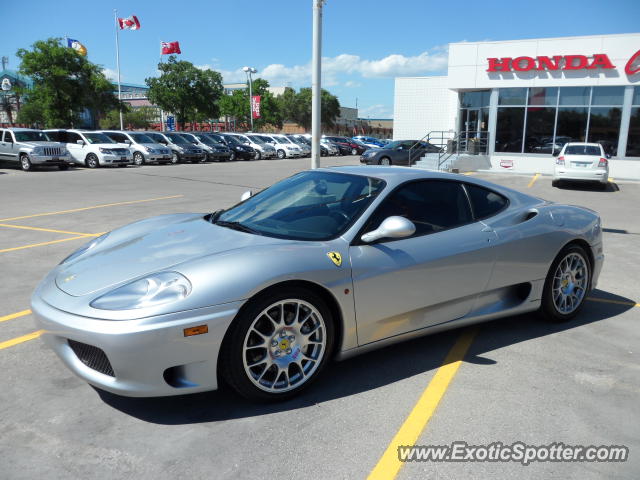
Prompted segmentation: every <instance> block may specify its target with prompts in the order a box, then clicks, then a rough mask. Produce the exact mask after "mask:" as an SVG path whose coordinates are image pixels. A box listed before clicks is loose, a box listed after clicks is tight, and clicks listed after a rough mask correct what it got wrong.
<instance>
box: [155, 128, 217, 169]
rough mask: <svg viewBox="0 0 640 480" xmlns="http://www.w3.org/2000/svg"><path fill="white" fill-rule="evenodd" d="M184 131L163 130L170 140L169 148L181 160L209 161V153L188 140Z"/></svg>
mask: <svg viewBox="0 0 640 480" xmlns="http://www.w3.org/2000/svg"><path fill="white" fill-rule="evenodd" d="M182 133H183V132H162V134H163V135H164V136H165V137H166V138H167V140H169V142H170V143H169V144H168V146H169V148H171V150H173V154H174V156H177V157H178V161H179V162H192V163H202V162H206V161H207V153H206V152H205V151H204V150H202V149H201V148H199V147H197V146H196V145H194V144H193V143H191V142H190V141H188V140H187V139H186V138H185V137H184V136H183V135H182Z"/></svg>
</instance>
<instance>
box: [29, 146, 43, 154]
mask: <svg viewBox="0 0 640 480" xmlns="http://www.w3.org/2000/svg"><path fill="white" fill-rule="evenodd" d="M43 151H44V149H43V148H42V147H33V150H31V153H32V154H34V155H42V152H43Z"/></svg>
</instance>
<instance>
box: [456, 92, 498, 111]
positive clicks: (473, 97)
mask: <svg viewBox="0 0 640 480" xmlns="http://www.w3.org/2000/svg"><path fill="white" fill-rule="evenodd" d="M490 97H491V91H490V90H479V91H476V92H462V93H461V94H460V107H462V108H469V107H486V106H487V105H489V101H490Z"/></svg>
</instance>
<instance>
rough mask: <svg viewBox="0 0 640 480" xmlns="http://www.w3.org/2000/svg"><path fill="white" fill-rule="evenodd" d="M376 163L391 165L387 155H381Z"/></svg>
mask: <svg viewBox="0 0 640 480" xmlns="http://www.w3.org/2000/svg"><path fill="white" fill-rule="evenodd" d="M378 165H387V166H390V165H391V159H390V158H389V157H382V158H381V159H380V160H378Z"/></svg>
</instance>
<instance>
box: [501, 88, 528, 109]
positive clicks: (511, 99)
mask: <svg viewBox="0 0 640 480" xmlns="http://www.w3.org/2000/svg"><path fill="white" fill-rule="evenodd" d="M526 103H527V89H526V88H501V89H500V92H499V95H498V104H499V105H526Z"/></svg>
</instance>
